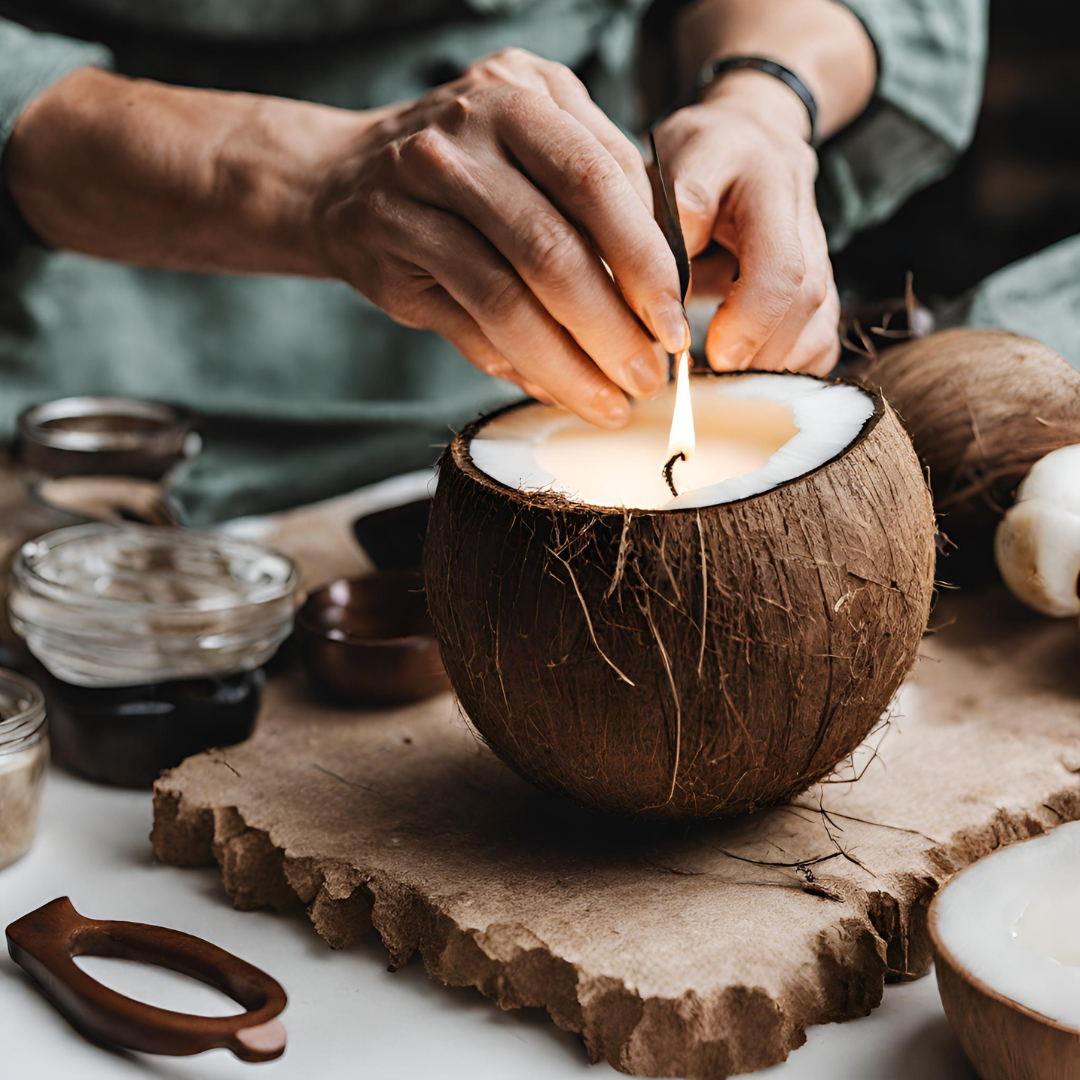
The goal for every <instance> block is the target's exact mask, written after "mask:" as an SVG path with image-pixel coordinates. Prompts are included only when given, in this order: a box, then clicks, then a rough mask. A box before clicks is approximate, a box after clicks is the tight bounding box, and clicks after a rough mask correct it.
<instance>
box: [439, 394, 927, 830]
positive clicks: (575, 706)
mask: <svg viewBox="0 0 1080 1080" xmlns="http://www.w3.org/2000/svg"><path fill="white" fill-rule="evenodd" d="M504 411H505V410H504ZM496 415H498V414H496ZM491 419H492V417H487V418H485V419H483V420H480V421H478V422H476V423H474V424H472V425H470V426H469V427H468V428H466V429H465V431H463V432H462V433H461V435H459V436H458V437H457V438H456V439H455V440H454V442H453V443H452V445H451V446H450V447H448V449H447V451H446V452H445V454H444V455H443V458H442V461H441V465H440V474H439V485H438V490H437V492H436V495H435V500H434V504H433V506H432V510H431V519H430V525H429V530H428V536H427V544H426V554H425V571H426V579H427V594H428V602H429V606H430V608H431V614H432V616H433V618H434V621H435V625H436V628H437V631H438V634H439V639H440V642H441V646H442V656H443V660H444V662H445V664H446V668H447V671H448V673H449V675H450V679H451V682H452V683H453V686H454V689H455V690H456V692H457V694H458V697H459V699H460V701H461V704H462V706H463V708H464V710H465V712H466V713H467V714H468V716H469V718H470V720H471V721H472V723H473V724H474V725H475V727H476V728H477V730H478V731H479V732H480V734H481V735H482V736H483V737H484V738H485V739H486V740H487V741H488V742H489V743H490V745H491V746H492V747H493V748H494V749H495V751H496V752H497V753H498V754H499V755H500V756H501V757H502V758H504V760H506V761H507V762H508V763H509V764H510V765H512V766H513V767H514V768H515V769H517V770H518V772H520V773H522V774H523V775H524V776H527V777H529V778H530V779H532V780H534V781H536V782H537V783H539V784H541V785H542V786H544V787H546V788H548V789H549V790H552V791H555V792H560V793H563V794H566V795H568V796H570V797H571V798H573V799H575V800H578V801H579V802H582V803H585V804H589V805H592V806H594V807H598V808H600V809H603V810H607V811H614V812H617V813H622V814H641V815H651V816H657V817H684V818H690V817H712V816H717V815H721V814H730V813H735V812H741V811H748V810H752V809H754V808H755V807H759V806H762V805H764V804H767V803H771V802H774V801H776V800H780V799H785V798H787V797H790V796H792V795H794V794H796V793H797V792H799V791H802V790H803V789H805V788H806V787H807V786H808V785H809V784H811V783H812V782H813V781H815V780H817V779H819V778H820V777H822V776H823V775H825V774H826V773H828V772H829V771H830V770H831V769H832V768H833V766H834V765H835V763H836V762H838V761H839V760H841V759H842V758H843V757H845V755H847V754H849V753H850V752H851V751H852V750H854V749H855V748H856V747H857V746H858V745H859V743H860V742H861V741H862V740H863V739H864V737H865V736H866V735H867V733H868V732H869V731H870V729H871V728H872V727H873V726H874V725H875V724H876V723H877V722H878V721H879V719H880V717H881V716H882V714H883V713H884V711H885V710H886V708H887V707H888V705H889V702H890V700H891V699H892V696H893V694H894V693H895V691H896V689H897V687H898V686H899V684H900V681H901V679H902V678H903V676H904V675H905V673H906V672H907V671H908V669H909V668H910V667H911V665H912V663H913V661H914V659H915V655H916V650H917V648H918V646H919V641H920V638H921V636H922V633H923V630H924V628H925V626H926V621H927V618H928V615H929V608H930V600H931V592H932V577H933V562H934V538H935V528H934V519H933V512H932V507H931V503H930V497H929V494H928V492H927V489H926V484H925V480H924V478H923V474H922V470H921V468H920V466H919V462H918V459H917V458H916V456H915V453H914V451H913V450H912V447H911V442H910V440H909V439H908V437H907V435H906V434H905V432H904V430H903V428H902V427H901V425H900V423H899V421H898V419H897V418H896V415H895V414H894V413H893V412H892V410H891V409H889V408H888V406H886V405H884V403H883V402H882V400H881V399H880V398H877V399H876V405H875V410H874V414H873V416H872V417H871V418H870V419H869V420H868V421H867V422H866V425H865V426H864V428H863V430H862V432H861V434H860V435H859V436H858V437H857V438H856V440H855V441H854V442H853V443H851V445H850V446H849V447H848V448H847V450H845V451H844V452H843V453H842V454H841V455H839V456H838V457H837V458H835V459H834V460H832V461H831V462H829V463H827V464H825V465H823V466H821V467H819V468H817V469H815V470H814V471H812V472H810V473H808V474H807V475H804V476H802V477H799V478H797V479H795V480H792V481H789V482H787V483H786V484H783V485H782V486H780V487H777V488H774V489H773V490H771V491H767V492H765V493H763V494H760V495H756V496H753V497H750V498H747V499H743V500H741V501H738V502H729V503H722V504H720V505H715V506H708V507H703V508H701V509H690V510H665V511H623V510H618V509H608V508H602V507H593V506H588V505H584V504H581V503H575V502H570V501H567V500H565V499H563V498H562V497H559V496H555V495H553V494H552V493H550V492H532V493H525V492H521V491H518V490H515V489H512V488H509V487H506V486H504V485H502V484H500V483H498V482H496V481H494V480H492V479H491V478H490V477H488V476H487V475H485V474H484V473H482V472H481V471H480V470H479V469H478V468H477V467H476V466H475V464H474V463H473V461H472V458H471V456H470V444H471V441H472V439H473V437H474V436H475V435H476V434H477V433H478V431H480V429H481V428H482V427H483V425H484V424H485V423H487V422H488V421H490V420H491Z"/></svg>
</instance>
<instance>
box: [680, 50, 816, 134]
mask: <svg viewBox="0 0 1080 1080" xmlns="http://www.w3.org/2000/svg"><path fill="white" fill-rule="evenodd" d="M747 70H750V71H763V72H764V73H765V74H766V75H771V76H772V77H773V78H774V79H779V80H780V81H781V82H782V83H783V84H784V85H785V86H787V87H788V88H789V89H791V90H793V91H794V92H795V93H796V94H797V95H798V98H799V100H800V101H801V102H802V103H803V105H804V106H805V107H806V113H807V115H808V116H809V117H810V139H809V141H810V142H813V141H814V136H815V135H816V134H817V102H816V101H815V100H814V95H813V94H811V93H810V90H809V89H808V88H807V85H806V83H804V82H803V81H802V79H800V78H799V76H798V75H796V74H795V72H794V71H792V70H791V69H790V68H786V67H784V65H783V64H778V63H777V62H776V61H775V60H768V59H766V58H765V57H764V56H726V57H724V58H723V59H721V60H716V61H710V62H709V63H707V64H706V65H705V66H704V67H703V68H702V69H701V70H700V71H699V72H698V73H697V78H695V79H694V92H695V97H696V98H697V99H700V97H701V95H702V94H703V93H704V92H705V89H706V87H708V86H709V85H710V84H712V83H714V82H716V80H717V79H719V78H721V77H722V76H724V75H726V74H727V73H728V72H729V71H747Z"/></svg>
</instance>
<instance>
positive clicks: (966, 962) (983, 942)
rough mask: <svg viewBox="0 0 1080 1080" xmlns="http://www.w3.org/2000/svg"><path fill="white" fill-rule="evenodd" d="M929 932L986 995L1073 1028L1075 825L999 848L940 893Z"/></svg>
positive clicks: (1078, 899)
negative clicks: (986, 989)
mask: <svg viewBox="0 0 1080 1080" xmlns="http://www.w3.org/2000/svg"><path fill="white" fill-rule="evenodd" d="M936 910H937V932H938V937H939V939H940V941H941V944H942V945H944V947H945V948H946V950H947V951H948V952H949V953H951V955H952V957H953V959H954V961H955V962H956V963H957V964H958V965H959V966H960V967H961V968H963V969H964V970H966V971H967V972H969V973H970V974H971V975H974V976H975V978H977V979H979V980H980V981H981V982H982V983H984V984H985V985H986V986H988V987H989V988H990V989H991V990H994V991H996V992H997V993H998V994H1000V995H1001V996H1002V997H1005V998H1008V999H1010V1000H1011V1001H1014V1002H1016V1003H1017V1004H1019V1005H1023V1006H1024V1007H1025V1008H1027V1009H1030V1010H1031V1011H1032V1012H1036V1013H1039V1014H1040V1015H1041V1016H1045V1017H1047V1018H1048V1019H1050V1020H1054V1021H1056V1022H1057V1023H1059V1024H1064V1025H1065V1026H1066V1027H1073V1028H1077V1029H1080V918H1078V913H1080V822H1073V823H1071V824H1068V825H1061V826H1059V827H1058V828H1056V829H1054V830H1053V831H1052V832H1050V833H1048V834H1047V835H1046V836H1041V837H1038V838H1037V839H1035V840H1028V841H1026V842H1025V843H1022V844H1015V845H1013V846H1011V847H1007V848H1003V849H1002V850H1001V851H999V852H996V853H995V854H993V855H990V856H988V857H987V858H985V859H983V860H982V861H981V862H978V863H976V864H975V865H974V866H972V867H971V868H970V869H968V870H965V871H964V873H963V874H961V875H960V876H959V877H958V878H956V879H955V881H953V882H952V883H951V884H949V885H947V886H946V887H945V888H944V889H943V890H942V892H941V895H940V896H939V898H938V901H937V909H936Z"/></svg>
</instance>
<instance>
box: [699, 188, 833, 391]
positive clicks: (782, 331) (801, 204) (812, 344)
mask: <svg viewBox="0 0 1080 1080" xmlns="http://www.w3.org/2000/svg"><path fill="white" fill-rule="evenodd" d="M796 198H797V203H798V215H799V241H800V243H801V245H802V253H803V262H804V265H805V267H806V274H805V277H804V278H803V282H802V286H801V287H800V289H799V291H798V293H797V294H796V296H795V299H794V301H793V302H792V304H791V307H790V308H788V311H787V314H786V315H785V316H784V318H783V319H782V320H781V322H780V324H779V326H777V328H776V329H775V330H774V331H773V333H772V334H771V335H770V337H769V339H768V341H766V342H765V343H764V344H763V345H762V346H761V348H760V349H758V351H757V352H756V353H755V354H754V356H753V357H752V358H750V357H748V358H746V360H745V361H744V363H745V364H746V365H747V366H752V367H754V368H755V369H758V370H762V371H801V370H803V369H804V368H805V367H806V366H807V365H808V364H809V363H810V362H811V361H812V359H813V358H814V357H816V356H817V354H818V352H819V351H820V344H821V342H820V335H819V338H818V339H817V340H815V339H814V338H812V337H811V338H809V339H806V338H804V336H803V335H804V331H805V330H806V329H807V327H808V326H810V324H811V323H812V322H814V320H815V319H816V318H817V315H818V312H819V311H820V310H821V308H822V306H823V305H824V304H825V303H826V301H827V300H828V299H829V296H830V289H832V293H833V294H835V287H833V284H832V266H831V265H830V263H829V252H828V244H827V241H826V239H825V229H824V226H822V224H821V218H820V217H819V216H818V212H817V206H816V204H815V202H814V196H813V190H812V189H809V188H802V187H800V188H799V189H797V196H796ZM714 347H715V345H714Z"/></svg>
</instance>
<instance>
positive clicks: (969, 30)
mask: <svg viewBox="0 0 1080 1080" xmlns="http://www.w3.org/2000/svg"><path fill="white" fill-rule="evenodd" d="M843 2H844V4H845V6H846V7H848V8H849V9H850V10H851V11H852V12H853V13H854V14H855V16H856V17H857V18H858V19H860V20H861V22H862V24H863V26H865V27H866V30H867V32H868V33H869V35H870V37H871V39H872V40H873V42H874V46H875V48H876V49H877V54H878V81H877V87H876V88H875V91H874V98H873V100H872V102H871V103H870V106H869V107H868V108H867V110H866V112H865V113H863V115H862V116H861V117H859V119H858V120H856V121H855V122H854V123H853V124H851V125H850V127H848V128H846V129H845V130H844V131H842V132H840V133H839V134H838V135H836V136H835V137H834V138H832V139H831V140H830V141H829V142H828V143H826V144H825V145H824V146H823V147H822V149H821V154H820V160H821V170H820V174H819V179H818V205H819V208H820V210H821V216H822V220H823V221H824V222H825V227H826V230H827V231H828V233H829V243H830V246H831V247H833V248H834V249H836V248H840V247H843V246H844V244H846V243H847V242H848V240H849V239H850V238H851V236H852V234H853V233H855V232H856V231H858V230H859V229H863V228H866V227H867V226H870V225H874V224H876V223H878V222H880V221H882V220H884V219H885V218H887V217H889V216H890V215H891V214H892V213H893V212H894V211H895V210H896V208H897V207H898V206H900V204H901V203H903V202H904V200H905V199H907V198H909V197H910V196H911V195H912V194H914V193H915V192H916V191H918V190H919V189H920V188H922V187H925V186H926V185H927V184H930V183H932V182H933V181H934V180H936V179H938V178H939V177H940V176H942V175H943V174H944V173H946V172H947V171H948V170H949V168H950V167H951V166H952V164H953V163H954V162H955V160H956V159H957V158H958V157H959V156H960V154H961V153H962V152H963V150H964V149H965V148H966V147H967V145H968V143H969V142H970V141H971V136H972V133H973V132H974V130H975V121H976V119H977V117H978V114H979V104H980V102H981V99H982V86H983V71H984V66H985V62H986V36H987V31H986V23H987V0H843Z"/></svg>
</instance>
